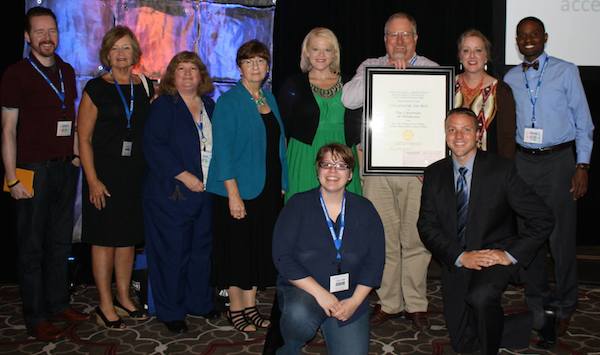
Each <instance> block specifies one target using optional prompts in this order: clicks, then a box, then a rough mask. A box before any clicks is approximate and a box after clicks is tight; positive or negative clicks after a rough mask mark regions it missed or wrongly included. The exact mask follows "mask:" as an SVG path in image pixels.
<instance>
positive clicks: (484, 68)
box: [483, 63, 487, 71]
mask: <svg viewBox="0 0 600 355" xmlns="http://www.w3.org/2000/svg"><path fill="white" fill-rule="evenodd" d="M483 70H485V71H487V63H485V65H484V66H483Z"/></svg>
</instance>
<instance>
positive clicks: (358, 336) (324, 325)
mask: <svg viewBox="0 0 600 355" xmlns="http://www.w3.org/2000/svg"><path fill="white" fill-rule="evenodd" d="M277 297H278V299H279V307H280V309H281V321H280V327H281V334H282V335H283V339H284V342H285V344H284V345H283V347H281V348H279V349H278V350H277V355H295V354H298V353H300V350H301V349H302V347H303V346H304V344H305V343H306V342H308V341H310V340H311V339H312V338H313V337H314V336H315V334H316V332H317V330H318V329H319V327H320V328H321V331H322V332H323V337H324V338H325V343H326V344H327V353H328V354H330V355H365V354H367V353H368V350H369V313H368V312H365V313H364V314H363V315H361V316H360V317H359V318H357V319H356V320H355V321H354V322H352V323H350V324H346V325H344V326H342V327H340V326H339V324H338V320H337V319H335V318H333V317H327V315H326V314H325V312H323V309H322V308H321V306H319V304H318V303H317V301H316V300H315V298H314V297H313V296H312V295H310V294H309V293H307V292H305V291H304V290H302V289H299V288H297V287H294V286H280V287H278V288H277Z"/></svg>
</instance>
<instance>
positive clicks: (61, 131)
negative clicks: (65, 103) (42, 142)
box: [56, 121, 73, 137]
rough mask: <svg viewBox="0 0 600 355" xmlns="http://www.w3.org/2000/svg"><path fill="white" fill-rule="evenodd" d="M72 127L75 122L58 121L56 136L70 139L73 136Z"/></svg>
mask: <svg viewBox="0 0 600 355" xmlns="http://www.w3.org/2000/svg"><path fill="white" fill-rule="evenodd" d="M72 125H73V122H71V121H58V122H57V124H56V136H57V137H69V136H70V135H71V127H72Z"/></svg>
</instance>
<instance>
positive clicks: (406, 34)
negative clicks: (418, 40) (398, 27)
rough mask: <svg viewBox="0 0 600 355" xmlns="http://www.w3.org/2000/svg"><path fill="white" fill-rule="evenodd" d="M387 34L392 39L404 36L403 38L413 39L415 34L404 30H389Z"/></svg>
mask: <svg viewBox="0 0 600 355" xmlns="http://www.w3.org/2000/svg"><path fill="white" fill-rule="evenodd" d="M385 35H386V36H388V37H390V38H391V39H398V38H399V37H402V39H403V40H407V39H412V38H413V36H414V35H415V34H414V33H412V32H407V31H403V32H387V33H386V34H385Z"/></svg>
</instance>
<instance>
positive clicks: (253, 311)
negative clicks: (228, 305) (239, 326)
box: [244, 306, 271, 328]
mask: <svg viewBox="0 0 600 355" xmlns="http://www.w3.org/2000/svg"><path fill="white" fill-rule="evenodd" d="M244 317H246V320H247V321H249V322H250V323H251V324H254V326H255V327H258V328H269V326H270V325H271V321H270V320H269V319H267V318H265V317H263V316H262V315H261V314H260V313H259V312H258V308H256V306H254V307H248V308H244Z"/></svg>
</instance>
